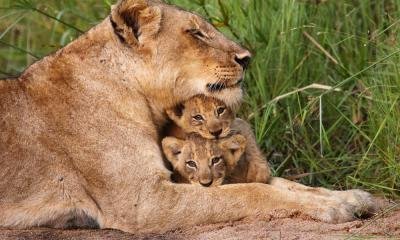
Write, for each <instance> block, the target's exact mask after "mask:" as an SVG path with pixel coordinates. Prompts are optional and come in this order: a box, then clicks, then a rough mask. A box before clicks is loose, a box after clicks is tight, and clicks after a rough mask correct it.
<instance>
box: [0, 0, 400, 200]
mask: <svg viewBox="0 0 400 240" xmlns="http://www.w3.org/2000/svg"><path fill="white" fill-rule="evenodd" d="M112 2H113V1H112V0H84V1H80V0H63V1H59V0H46V1H42V0H0V7H1V9H0V77H7V76H12V75H17V74H18V73H20V72H21V71H23V69H24V68H25V67H26V66H28V65H30V64H31V63H32V62H34V61H35V60H37V59H39V58H41V57H43V56H45V55H47V54H49V53H51V52H53V51H55V50H57V49H59V48H60V47H62V46H64V45H66V44H67V43H69V42H70V41H72V40H73V39H75V38H76V37H77V36H79V35H80V34H81V33H82V32H84V31H86V30H87V29H89V28H90V27H92V26H93V25H95V24H96V23H98V22H99V21H101V20H102V19H103V18H104V17H105V16H106V15H107V14H108V12H109V9H110V5H111V4H112ZM169 2H171V3H174V4H178V5H180V6H182V7H184V8H186V9H189V10H193V11H195V12H198V13H200V14H201V15H203V16H204V17H205V18H207V19H208V20H210V21H211V22H212V23H213V24H214V25H215V26H216V27H217V28H218V29H220V30H221V31H223V32H224V33H225V34H227V35H228V36H229V37H231V38H232V39H235V40H236V41H238V42H240V43H242V44H243V45H244V46H246V47H247V48H249V49H251V51H252V52H253V54H254V59H253V62H252V64H251V67H250V69H249V70H248V73H247V76H246V88H247V93H248V95H247V96H246V101H245V103H244V105H243V108H242V111H241V116H242V117H243V118H245V119H248V120H249V121H250V122H251V123H252V124H253V126H254V129H255V132H256V135H257V139H258V142H259V144H260V145H261V146H262V148H263V150H264V151H265V153H266V155H267V156H268V158H269V160H270V162H271V165H272V166H273V169H274V173H275V174H276V175H280V176H287V177H290V178H294V179H299V180H300V181H302V182H303V183H307V184H311V185H323V186H329V187H333V188H336V189H342V188H350V187H361V188H364V189H368V190H371V191H375V192H377V193H385V194H390V195H392V196H394V195H400V192H399V188H400V121H399V119H400V106H399V98H400V69H399V68H400V65H399V63H400V53H399V52H400V48H399V37H400V35H399V33H400V29H399V24H400V23H399V22H400V11H399V6H400V0H379V1H378V0H340V1H337V0H169Z"/></svg>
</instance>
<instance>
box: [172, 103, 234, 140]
mask: <svg viewBox="0 0 400 240" xmlns="http://www.w3.org/2000/svg"><path fill="white" fill-rule="evenodd" d="M167 115H168V116H169V118H170V119H171V120H173V121H174V122H175V124H176V125H177V126H179V127H180V128H182V130H183V131H184V132H185V133H197V134H200V135H201V136H202V137H203V138H207V139H218V138H223V137H226V136H228V134H229V133H230V132H231V128H230V126H231V124H232V121H233V120H234V118H235V116H234V113H233V112H232V110H231V108H229V107H228V106H226V105H225V103H224V102H222V101H220V100H218V99H215V98H213V97H207V96H204V95H196V96H194V97H192V98H190V99H189V100H187V101H185V102H183V103H182V104H179V105H178V106H176V107H174V108H171V109H167Z"/></svg>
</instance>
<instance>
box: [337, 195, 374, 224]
mask: <svg viewBox="0 0 400 240" xmlns="http://www.w3.org/2000/svg"><path fill="white" fill-rule="evenodd" d="M334 194H335V195H338V196H339V197H340V198H341V199H342V200H343V201H345V202H346V203H348V204H350V205H352V206H353V208H354V210H353V211H354V215H355V217H358V218H361V217H370V216H372V215H373V214H374V213H375V212H376V211H377V205H376V202H375V201H374V198H373V196H372V195H371V194H370V193H368V192H365V191H362V190H359V189H352V190H347V191H334Z"/></svg>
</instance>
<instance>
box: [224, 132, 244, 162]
mask: <svg viewBox="0 0 400 240" xmlns="http://www.w3.org/2000/svg"><path fill="white" fill-rule="evenodd" d="M246 144H247V140H246V138H245V137H244V136H242V135H240V134H235V135H233V136H230V137H227V138H225V139H221V142H220V147H221V148H222V150H223V151H224V152H226V153H229V154H231V155H232V158H228V159H227V161H228V164H229V165H231V166H234V165H236V164H237V162H238V161H239V160H240V157H241V156H242V154H243V153H244V150H245V149H246Z"/></svg>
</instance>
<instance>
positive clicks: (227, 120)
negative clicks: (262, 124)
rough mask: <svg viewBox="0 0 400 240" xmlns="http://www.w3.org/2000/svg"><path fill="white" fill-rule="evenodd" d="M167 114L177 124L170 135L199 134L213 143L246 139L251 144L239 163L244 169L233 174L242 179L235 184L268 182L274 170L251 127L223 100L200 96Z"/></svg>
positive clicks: (172, 126) (237, 169)
mask: <svg viewBox="0 0 400 240" xmlns="http://www.w3.org/2000/svg"><path fill="white" fill-rule="evenodd" d="M167 115H168V116H169V118H170V119H171V120H172V121H173V122H174V124H175V125H171V126H169V128H168V129H167V130H168V131H167V135H168V136H175V137H177V138H180V139H186V136H187V135H188V134H191V133H196V134H199V135H200V136H202V137H203V138H206V139H209V140H211V139H220V138H224V137H227V136H228V135H229V134H231V133H238V134H240V135H242V136H244V137H245V139H246V142H247V144H246V147H245V150H244V156H243V160H242V161H239V162H238V164H239V165H241V167H237V168H236V169H234V171H233V173H232V175H231V178H234V177H235V176H236V177H237V178H238V179H237V180H232V181H233V182H261V183H266V182H268V179H269V177H270V175H271V170H270V168H269V166H268V163H267V161H266V160H265V157H264V156H263V155H262V153H261V151H260V149H259V148H258V146H257V143H256V140H255V136H254V134H253V132H252V129H251V127H250V125H249V124H248V123H247V122H245V121H243V120H242V119H240V118H235V115H234V113H233V111H232V110H231V109H230V108H228V107H227V106H226V105H225V104H224V103H223V102H222V101H220V100H218V99H215V98H212V97H207V96H204V95H197V96H194V97H192V98H190V99H189V100H187V101H185V102H183V103H182V104H180V105H179V106H177V107H175V108H173V109H168V110H167ZM239 171H242V172H239ZM243 171H245V172H244V173H243ZM243 174H245V177H243Z"/></svg>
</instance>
